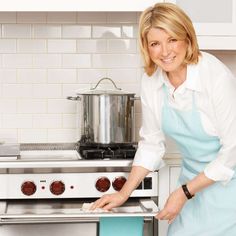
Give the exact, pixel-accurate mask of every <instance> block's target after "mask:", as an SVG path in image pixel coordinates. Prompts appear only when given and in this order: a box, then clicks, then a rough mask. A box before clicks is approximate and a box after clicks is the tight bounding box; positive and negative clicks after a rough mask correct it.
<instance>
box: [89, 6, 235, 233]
mask: <svg viewBox="0 0 236 236" xmlns="http://www.w3.org/2000/svg"><path fill="white" fill-rule="evenodd" d="M139 39H140V48H141V53H142V56H143V59H144V64H145V74H144V76H143V78H142V86H141V102H142V115H143V123H142V127H141V130H140V136H141V138H142V139H141V141H140V142H139V145H138V150H137V152H136V156H135V159H134V162H133V167H132V170H131V173H130V176H129V179H128V181H127V182H126V184H125V185H124V187H123V188H122V189H121V191H120V192H117V193H115V194H110V195H104V196H103V197H102V198H100V199H99V200H97V201H96V202H95V204H94V206H93V208H96V207H103V208H105V209H111V208H113V207H115V206H119V205H121V204H123V203H124V202H125V201H126V200H127V199H128V197H129V196H130V194H131V193H132V191H133V190H134V189H135V188H136V187H137V186H138V185H139V183H140V181H141V180H142V179H143V178H144V177H145V176H146V175H147V174H148V173H149V172H150V171H153V170H156V169H159V168H161V167H162V165H163V161H162V157H163V155H164V153H165V139H166V137H167V136H169V137H171V138H172V139H174V140H175V141H176V143H177V145H178V147H179V149H180V152H181V154H182V157H183V160H182V168H181V174H180V177H179V185H178V187H177V189H176V190H175V191H174V192H173V193H171V194H170V196H169V198H168V200H167V202H166V204H165V207H164V208H163V209H161V211H160V212H159V213H158V214H157V216H156V218H157V219H159V220H168V222H169V223H171V224H170V227H169V230H168V235H169V236H199V235H201V236H204V235H205V236H222V235H226V236H234V235H236V174H235V169H236V138H235V136H236V80H235V78H234V77H233V75H232V74H231V72H230V71H229V70H228V69H227V68H226V66H225V65H224V64H223V63H222V62H220V61H219V60H218V59H216V58H215V57H214V56H212V55H210V54H208V53H205V52H200V51H199V49H198V45H197V39H196V35H195V31H194V28H193V25H192V22H191V20H190V19H189V17H188V16H187V15H186V14H185V13H184V12H183V11H182V10H181V9H180V8H178V7H177V6H176V5H174V4H170V3H158V4H156V5H155V6H153V7H150V8H148V9H147V10H145V11H144V12H143V13H142V15H141V19H140V31H139Z"/></svg>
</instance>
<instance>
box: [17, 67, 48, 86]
mask: <svg viewBox="0 0 236 236" xmlns="http://www.w3.org/2000/svg"><path fill="white" fill-rule="evenodd" d="M17 81H18V83H23V84H44V83H46V82H47V70H46V69H18V70H17Z"/></svg>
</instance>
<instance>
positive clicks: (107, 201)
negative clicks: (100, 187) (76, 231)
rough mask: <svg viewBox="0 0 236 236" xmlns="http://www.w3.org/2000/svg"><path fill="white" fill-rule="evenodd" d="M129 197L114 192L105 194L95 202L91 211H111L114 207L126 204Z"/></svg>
mask: <svg viewBox="0 0 236 236" xmlns="http://www.w3.org/2000/svg"><path fill="white" fill-rule="evenodd" d="M128 198H129V196H126V195H125V194H122V193H121V192H116V193H112V194H105V195H103V196H102V197H101V198H99V199H98V200H97V201H95V202H94V203H93V205H92V207H91V210H94V209H96V208H103V209H104V210H111V209H112V208H114V207H118V206H120V205H122V204H123V203H125V202H126V200H127V199H128Z"/></svg>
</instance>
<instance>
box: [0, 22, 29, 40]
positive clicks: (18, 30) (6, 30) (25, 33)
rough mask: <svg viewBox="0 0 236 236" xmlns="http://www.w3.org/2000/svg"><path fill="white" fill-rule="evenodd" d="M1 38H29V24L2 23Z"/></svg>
mask: <svg viewBox="0 0 236 236" xmlns="http://www.w3.org/2000/svg"><path fill="white" fill-rule="evenodd" d="M2 37H3V38H17V39H18V38H31V25H30V24H3V25H2Z"/></svg>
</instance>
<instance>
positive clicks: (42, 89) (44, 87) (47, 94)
mask: <svg viewBox="0 0 236 236" xmlns="http://www.w3.org/2000/svg"><path fill="white" fill-rule="evenodd" d="M61 96H62V88H61V84H34V85H33V98H45V99H46V98H61Z"/></svg>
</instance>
